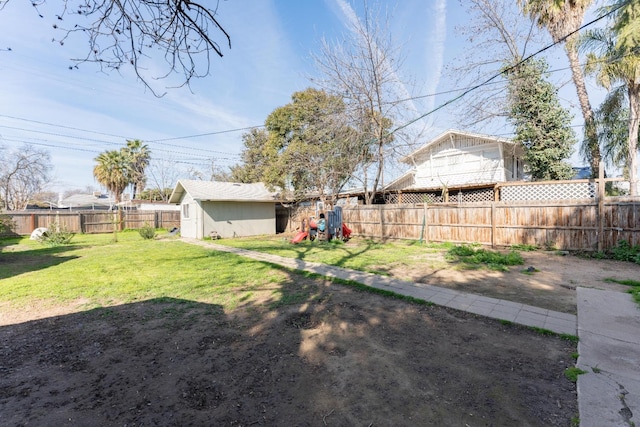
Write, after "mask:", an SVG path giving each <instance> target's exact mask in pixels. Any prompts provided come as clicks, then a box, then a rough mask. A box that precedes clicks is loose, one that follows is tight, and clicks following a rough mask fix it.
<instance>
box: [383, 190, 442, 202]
mask: <svg viewBox="0 0 640 427" xmlns="http://www.w3.org/2000/svg"><path fill="white" fill-rule="evenodd" d="M443 201H444V198H443V197H442V195H441V193H402V194H395V193H394V194H386V195H385V203H387V204H390V205H395V204H399V203H402V204H417V203H442V202H443Z"/></svg>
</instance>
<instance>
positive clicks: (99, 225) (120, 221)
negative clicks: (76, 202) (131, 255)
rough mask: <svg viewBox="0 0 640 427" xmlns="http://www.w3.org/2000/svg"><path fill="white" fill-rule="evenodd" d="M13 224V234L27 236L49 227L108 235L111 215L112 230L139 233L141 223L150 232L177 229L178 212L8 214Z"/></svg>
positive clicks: (110, 230) (110, 226) (178, 224)
mask: <svg viewBox="0 0 640 427" xmlns="http://www.w3.org/2000/svg"><path fill="white" fill-rule="evenodd" d="M7 214H8V215H10V216H11V217H12V219H13V221H14V223H15V224H16V226H15V227H14V229H13V230H12V231H13V233H14V234H18V235H29V234H31V232H32V231H33V230H35V229H36V228H38V227H50V226H51V224H53V223H58V224H60V226H61V227H62V228H64V229H66V230H68V231H71V232H73V233H87V234H93V233H111V232H113V225H114V214H115V215H116V216H115V221H116V226H117V228H118V229H119V230H121V229H123V228H129V229H139V228H141V227H142V226H144V224H145V223H148V224H150V225H151V226H153V227H154V228H166V229H170V228H173V227H180V212H179V211H118V212H102V211H89V212H60V213H55V212H41V211H38V212H13V211H12V212H8V213H7Z"/></svg>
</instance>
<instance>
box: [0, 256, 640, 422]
mask: <svg viewBox="0 0 640 427" xmlns="http://www.w3.org/2000/svg"><path fill="white" fill-rule="evenodd" d="M537 256H540V254H536V253H534V254H532V257H537ZM530 259H534V258H530ZM538 261H540V262H538ZM570 261H577V262H578V263H579V265H575V266H571V265H567V266H566V268H569V270H568V271H567V272H565V273H561V272H560V270H557V271H556V270H554V271H555V272H554V273H551V270H550V269H548V268H546V267H547V266H548V265H550V264H554V265H556V264H559V263H566V262H570ZM583 261H584V260H580V259H579V258H575V257H559V258H553V262H551V261H549V260H548V259H547V258H540V260H537V259H536V262H533V261H532V264H533V265H534V266H536V267H537V268H539V269H541V270H542V271H541V272H539V273H536V274H534V275H533V276H526V275H523V276H526V277H524V278H521V277H520V276H519V275H521V273H520V272H519V271H514V272H510V273H503V275H502V276H496V277H494V276H493V275H494V274H495V273H490V272H482V271H471V272H469V271H465V272H460V274H465V275H467V277H468V278H467V279H465V281H463V282H465V283H466V284H467V286H466V287H463V288H465V289H466V290H469V291H478V290H484V291H487V290H488V289H490V288H493V291H492V292H499V293H502V292H505V293H506V292H507V290H506V289H502V287H505V288H507V287H508V284H509V283H511V281H513V280H515V278H518V280H519V279H522V280H524V281H525V283H528V285H527V286H528V287H531V288H532V289H537V288H539V287H542V289H543V290H544V291H545V292H551V294H553V293H554V292H556V291H557V292H561V293H562V294H563V295H564V293H566V294H567V295H569V294H571V293H575V291H573V290H572V289H571V288H572V286H561V285H573V286H575V285H578V284H582V283H586V282H575V283H574V282H572V280H577V281H580V280H585V281H586V280H587V279H589V280H591V278H589V277H588V276H584V275H585V274H587V273H586V272H585V271H583V269H584V268H585V265H588V264H589V263H593V261H585V262H586V264H585V265H583ZM542 262H544V264H545V265H543V264H542ZM600 263H601V261H598V264H599V265H600V266H606V268H607V269H608V268H612V270H611V272H610V273H611V274H610V275H611V276H615V275H618V274H619V273H620V267H621V265H619V263H613V264H610V262H605V264H600ZM609 266H610V267H609ZM603 268H604V267H603ZM636 272H637V270H636ZM397 273H398V274H400V275H405V274H406V272H397ZM512 273H513V274H512ZM412 274H413V272H412ZM415 274H416V275H417V276H416V278H418V279H421V280H426V279H428V280H429V281H430V282H431V281H432V280H434V279H436V278H437V281H440V283H434V284H439V285H443V284H447V285H448V286H454V287H458V286H463V283H458V282H456V281H454V280H453V279H451V277H454V276H451V275H453V274H458V273H457V272H451V273H450V274H451V275H444V276H443V271H438V272H430V271H422V272H420V271H417V272H415ZM469 274H472V276H468V275H469ZM547 274H549V275H552V277H553V278H554V280H550V281H551V282H553V283H554V285H553V286H552V289H546V288H544V286H542V285H545V284H547V283H548V282H549V281H547V280H543V278H544V277H546V275H547ZM562 274H564V275H562ZM420 275H422V276H420ZM558 275H560V276H558ZM512 276H513V277H512ZM606 276H607V277H609V275H608V274H606ZM443 277H444V278H449V279H447V280H443V279H442V278H443ZM290 278H291V280H289V281H287V283H285V284H284V285H279V284H274V285H273V288H266V289H264V290H263V292H261V293H257V294H255V295H254V299H252V300H250V301H246V303H245V305H243V306H241V307H238V308H237V309H235V310H234V311H232V312H225V311H224V310H222V308H221V307H220V306H216V305H210V304H203V303H199V302H194V301H184V300H174V299H161V300H150V301H144V302H139V303H132V304H122V305H118V306H113V307H106V308H99V309H94V310H90V311H79V309H78V306H77V305H73V304H72V305H69V306H66V307H54V308H46V309H45V308H43V307H37V306H34V307H28V308H24V309H22V310H20V311H19V312H18V311H15V310H13V311H12V312H10V313H8V312H5V313H3V314H4V315H5V316H4V317H2V316H0V317H2V318H3V319H13V320H12V321H11V322H9V324H4V325H2V326H0V425H3V426H13V425H16V426H17V425H30V426H31V425H33V426H39V425H52V426H54V425H55V426H63V425H73V426H76V425H78V426H96V425H101V426H185V425H195V426H225V425H228V426H275V425H278V426H284V425H286V426H356V425H359V426H417V425H420V426H431V425H433V426H516V425H517V426H570V425H572V422H573V421H575V417H576V416H577V413H578V410H577V401H576V390H575V384H574V383H572V382H571V381H569V380H567V379H566V378H565V376H564V374H563V373H564V370H565V369H566V368H567V367H570V366H573V365H574V363H575V361H574V359H573V356H574V352H575V351H576V345H575V343H573V342H571V341H568V340H564V339H562V338H560V337H556V336H544V335H541V334H540V333H538V332H535V331H532V330H530V329H527V328H524V327H519V326H516V325H509V324H502V323H501V322H498V321H495V320H491V319H487V318H484V317H481V316H475V315H471V314H467V313H463V312H459V311H455V310H450V309H446V308H442V307H437V306H426V305H417V304H413V303H408V302H405V301H401V300H398V299H393V298H389V297H384V296H381V295H377V294H373V293H368V292H362V291H359V290H357V289H354V288H351V287H345V286H342V285H336V284H331V283H329V282H324V281H322V280H317V279H311V278H305V277H302V276H298V275H295V274H293V273H291V276H290ZM581 278H582V279H581ZM619 278H623V277H619ZM534 279H535V280H536V282H533V280H534ZM560 279H561V280H560ZM528 280H531V281H532V282H527V281H528ZM556 280H558V281H559V283H556ZM478 281H480V282H482V284H479V283H477V282H478ZM538 281H539V282H540V283H538ZM485 282H486V283H485ZM514 283H515V282H514ZM1 285H2V284H1V283H0V286H1ZM598 285H601V284H600V283H598ZM518 286H519V287H520V286H521V285H518ZM545 286H546V285H545ZM606 286H608V285H606ZM470 288H472V289H470ZM274 291H277V292H276V293H277V295H278V301H279V303H277V304H273V298H274V295H275V294H274ZM511 292H513V290H512V291H511ZM532 295H537V293H536V292H533V291H532ZM498 296H499V295H498ZM546 299H548V300H549V303H551V301H552V299H553V298H551V297H549V298H545V300H546ZM562 299H565V298H564V297H562ZM566 299H567V303H566V304H567V306H570V305H571V301H570V300H571V298H569V297H567V298H566ZM573 299H574V300H575V296H574V297H573ZM528 302H529V303H532V302H533V301H528ZM574 304H575V303H574ZM534 305H535V304H534ZM538 305H542V304H538ZM7 309H8V307H7V306H6V305H5V306H2V304H0V310H7ZM5 323H7V322H5Z"/></svg>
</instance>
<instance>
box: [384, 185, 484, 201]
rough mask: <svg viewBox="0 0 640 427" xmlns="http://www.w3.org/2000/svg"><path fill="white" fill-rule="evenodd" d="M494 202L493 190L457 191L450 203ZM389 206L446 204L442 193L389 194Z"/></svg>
mask: <svg viewBox="0 0 640 427" xmlns="http://www.w3.org/2000/svg"><path fill="white" fill-rule="evenodd" d="M491 201H493V188H480V189H473V190H456V191H452V192H450V193H449V203H475V202H491ZM385 202H386V203H387V204H399V203H400V204H417V203H429V204H431V203H444V197H443V196H442V192H441V191H438V192H430V193H402V194H387V195H386V196H385Z"/></svg>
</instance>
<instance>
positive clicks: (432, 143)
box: [400, 129, 516, 164]
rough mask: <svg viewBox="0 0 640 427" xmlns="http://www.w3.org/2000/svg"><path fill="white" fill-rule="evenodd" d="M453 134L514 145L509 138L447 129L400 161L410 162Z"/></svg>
mask: <svg viewBox="0 0 640 427" xmlns="http://www.w3.org/2000/svg"><path fill="white" fill-rule="evenodd" d="M454 135H460V136H465V137H469V138H476V139H482V140H486V142H488V143H493V142H501V143H503V144H508V145H515V144H516V143H515V142H513V141H512V140H510V139H508V138H499V137H496V136H491V135H484V134H481V133H473V132H464V131H461V130H455V129H449V130H447V131H445V132H443V133H441V134H440V135H438V136H436V137H435V138H433V139H432V140H431V141H429V142H427V143H426V144H424V145H423V146H422V147H420V148H418V149H417V150H415V151H414V152H413V153H411V154H408V155H406V156H405V157H403V158H402V159H400V161H401V162H402V163H408V164H411V161H412V159H413V158H415V157H417V156H419V155H420V154H422V153H424V152H426V151H429V149H430V148H431V147H433V146H435V145H437V144H439V143H440V142H442V141H443V140H445V139H449V138H452V137H453V136H454Z"/></svg>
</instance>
